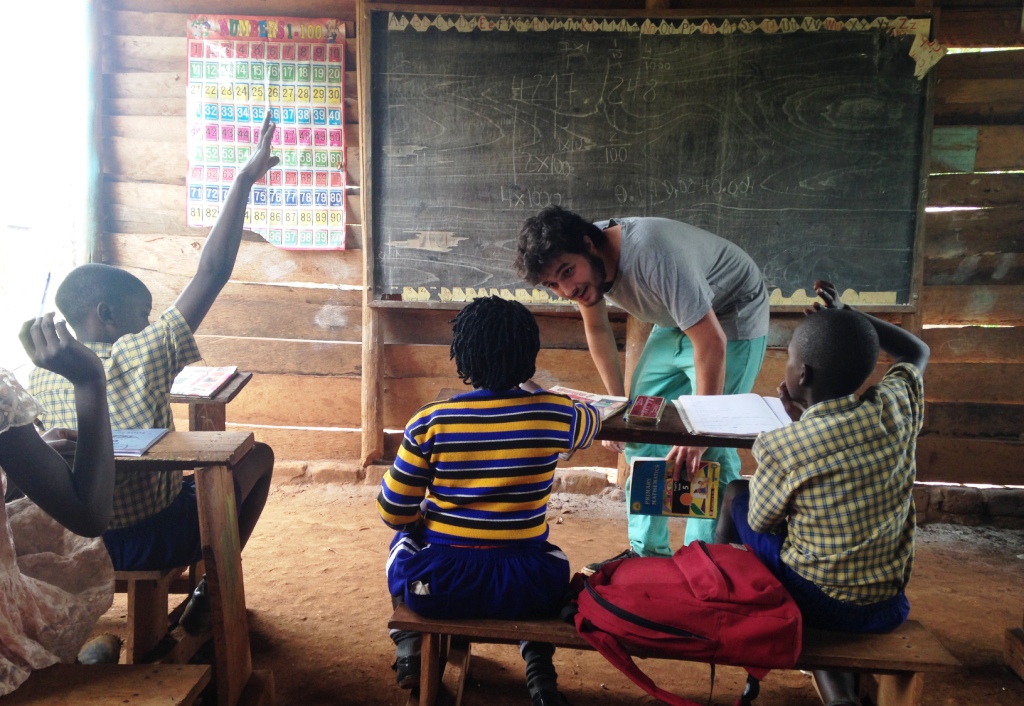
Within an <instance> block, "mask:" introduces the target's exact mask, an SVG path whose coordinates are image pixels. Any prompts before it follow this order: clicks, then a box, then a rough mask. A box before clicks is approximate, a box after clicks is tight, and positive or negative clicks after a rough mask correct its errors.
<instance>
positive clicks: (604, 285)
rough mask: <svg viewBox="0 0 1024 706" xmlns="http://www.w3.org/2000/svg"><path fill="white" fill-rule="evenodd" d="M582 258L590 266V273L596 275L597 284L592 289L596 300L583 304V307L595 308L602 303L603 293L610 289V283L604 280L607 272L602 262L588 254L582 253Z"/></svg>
mask: <svg viewBox="0 0 1024 706" xmlns="http://www.w3.org/2000/svg"><path fill="white" fill-rule="evenodd" d="M583 257H585V258H586V259H587V262H588V263H589V264H590V269H591V271H592V272H593V273H594V274H595V275H597V284H596V285H594V289H595V290H596V291H597V293H598V295H599V296H598V298H597V299H595V300H594V303H593V304H583V306H597V305H598V304H600V303H601V302H602V301H604V295H605V292H607V291H608V290H609V289H611V288H612V283H611V282H606V281H605V278H606V277H607V276H608V270H607V269H606V268H605V266H604V260H602V259H601V258H599V257H598V256H597V255H594V254H593V253H589V252H585V253H583Z"/></svg>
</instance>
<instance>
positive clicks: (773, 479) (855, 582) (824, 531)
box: [747, 363, 924, 605]
mask: <svg viewBox="0 0 1024 706" xmlns="http://www.w3.org/2000/svg"><path fill="white" fill-rule="evenodd" d="M923 411H924V383H923V381H922V379H921V373H920V371H919V370H918V369H917V368H915V367H914V366H912V365H910V364H907V363H900V364H897V365H894V366H893V367H892V368H891V369H890V370H889V372H888V373H887V374H886V376H885V378H883V379H882V381H881V382H880V383H878V384H877V385H873V386H872V387H870V388H869V389H868V390H867V392H865V393H864V395H862V396H860V397H857V396H856V395H850V396H848V397H842V398H839V399H834V400H826V401H825V402H820V403H818V404H816V405H812V406H811V407H809V408H808V409H807V411H805V412H804V414H803V416H802V417H801V418H800V420H799V421H796V422H793V423H792V424H789V425H787V426H785V427H783V428H781V429H777V430H775V431H770V432H765V433H763V434H761V435H760V436H758V438H757V441H756V442H755V443H754V448H753V454H754V458H755V459H756V460H757V464H758V467H757V471H756V472H755V474H754V477H753V479H752V480H751V483H750V512H749V514H748V517H747V519H748V521H749V523H750V526H751V528H752V529H754V530H757V531H759V532H768V531H771V530H772V529H775V528H780V527H781V526H782V525H783V523H786V522H788V523H789V530H788V536H787V539H786V541H785V543H784V545H783V548H782V561H783V562H784V563H785V564H786V565H787V566H789V567H790V568H791V569H793V570H794V571H796V572H797V573H798V574H799V575H800V576H802V577H804V578H805V579H807V580H808V581H811V582H813V583H814V584H816V585H817V586H818V587H819V588H821V589H822V591H824V592H825V593H826V594H828V595H829V596H831V597H832V598H835V599H837V600H841V601H847V602H850V603H855V604H860V605H869V604H872V603H877V602H879V601H882V600H885V599H888V598H892V597H893V596H895V595H897V594H898V593H899V592H900V591H901V590H903V588H904V587H905V586H906V585H907V582H908V581H909V580H910V570H911V565H912V564H913V561H914V527H915V512H914V499H913V495H912V492H911V491H912V490H913V487H914V477H915V475H916V466H915V463H914V453H915V450H916V447H917V435H918V433H919V432H920V431H921V425H922V420H923Z"/></svg>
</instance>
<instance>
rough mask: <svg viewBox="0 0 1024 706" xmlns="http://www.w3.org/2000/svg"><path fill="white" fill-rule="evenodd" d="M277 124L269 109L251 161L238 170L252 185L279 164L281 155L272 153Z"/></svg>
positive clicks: (239, 175) (239, 174)
mask: <svg viewBox="0 0 1024 706" xmlns="http://www.w3.org/2000/svg"><path fill="white" fill-rule="evenodd" d="M276 130H277V126H276V125H274V121H273V120H271V119H270V111H269V110H268V111H267V114H266V116H265V117H264V118H263V125H262V126H261V127H260V141H259V144H258V145H257V147H256V150H255V151H254V152H253V153H252V155H250V157H249V161H247V162H246V163H245V165H244V166H243V167H242V168H241V169H240V170H239V171H238V178H239V179H245V180H246V181H248V182H249V186H250V187H251V186H252V185H253V184H255V183H256V182H257V181H259V180H260V179H262V178H263V175H264V174H266V173H267V172H268V171H270V170H271V169H273V168H274V167H276V166H277V164H278V163H279V162H280V161H281V158H280V157H276V156H273V155H271V154H270V143H271V142H272V141H273V139H274V132H275V131H276Z"/></svg>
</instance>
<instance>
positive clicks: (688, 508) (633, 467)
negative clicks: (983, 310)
mask: <svg viewBox="0 0 1024 706" xmlns="http://www.w3.org/2000/svg"><path fill="white" fill-rule="evenodd" d="M719 470H720V469H719V465H718V463H716V462H715V461H701V464H700V469H699V470H698V471H697V473H696V475H694V477H693V480H692V481H690V480H688V479H687V478H686V473H685V472H684V473H683V477H682V478H681V479H680V480H678V481H675V480H673V479H672V465H671V464H670V463H668V462H667V461H666V460H665V459H664V458H649V457H646V456H641V457H637V458H634V459H633V462H632V463H631V464H630V473H631V476H632V480H631V481H630V490H629V507H630V512H632V513H633V514H635V515H662V516H665V517H697V518H701V519H713V518H715V517H718V500H719V498H718V475H719Z"/></svg>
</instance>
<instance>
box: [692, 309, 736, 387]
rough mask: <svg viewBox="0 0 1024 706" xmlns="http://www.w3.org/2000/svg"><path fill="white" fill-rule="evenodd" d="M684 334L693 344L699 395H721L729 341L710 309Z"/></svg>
mask: <svg viewBox="0 0 1024 706" xmlns="http://www.w3.org/2000/svg"><path fill="white" fill-rule="evenodd" d="M683 333H685V334H686V337H687V338H689V339H690V341H691V342H692V343H693V363H694V367H695V368H696V370H697V392H696V394H698V395H720V394H722V392H723V391H724V390H725V348H726V345H727V343H728V341H727V340H726V338H725V331H723V330H722V325H721V324H720V323H718V316H716V315H715V312H714V310H713V309H709V310H708V313H707V314H705V315H704V318H702V319H701V320H700V321H698V322H697V323H695V324H694V325H693V326H691V327H690V328H688V329H686V330H685V331H684V332H683Z"/></svg>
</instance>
